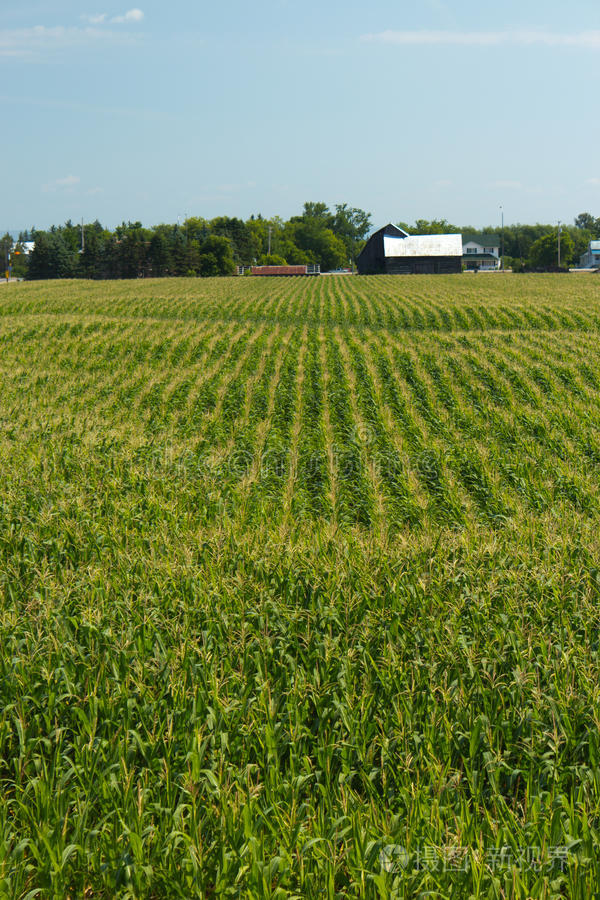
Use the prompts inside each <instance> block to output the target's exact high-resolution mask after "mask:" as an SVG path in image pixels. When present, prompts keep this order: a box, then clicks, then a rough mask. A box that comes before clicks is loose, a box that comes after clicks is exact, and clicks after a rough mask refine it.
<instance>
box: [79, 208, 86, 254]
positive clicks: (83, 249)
mask: <svg viewBox="0 0 600 900" xmlns="http://www.w3.org/2000/svg"><path fill="white" fill-rule="evenodd" d="M84 251H85V232H84V230H83V216H82V217H81V251H80V252H81V253H83V252H84Z"/></svg>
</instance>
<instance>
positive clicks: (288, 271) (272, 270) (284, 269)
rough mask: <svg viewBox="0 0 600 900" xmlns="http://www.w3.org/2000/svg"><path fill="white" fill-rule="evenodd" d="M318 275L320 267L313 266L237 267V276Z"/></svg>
mask: <svg viewBox="0 0 600 900" xmlns="http://www.w3.org/2000/svg"><path fill="white" fill-rule="evenodd" d="M248 273H250V274H251V275H279V276H286V275H287V276H289V275H320V274H321V266H320V265H318V264H317V265H315V264H312V263H311V264H309V265H306V266H305V265H302V266H238V267H237V274H238V275H247V274H248Z"/></svg>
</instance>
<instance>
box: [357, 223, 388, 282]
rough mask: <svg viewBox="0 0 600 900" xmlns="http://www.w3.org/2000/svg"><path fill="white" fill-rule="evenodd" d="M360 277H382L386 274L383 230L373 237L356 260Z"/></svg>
mask: <svg viewBox="0 0 600 900" xmlns="http://www.w3.org/2000/svg"><path fill="white" fill-rule="evenodd" d="M356 267H357V269H358V274H359V275H380V274H381V273H383V272H385V258H384V255H383V229H382V230H381V231H377V232H376V233H375V234H374V235H372V236H371V237H370V238H369V240H368V241H367V243H366V244H365V246H364V247H363V249H362V251H361V252H360V253H359V255H358V258H357V260H356Z"/></svg>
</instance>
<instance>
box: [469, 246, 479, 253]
mask: <svg viewBox="0 0 600 900" xmlns="http://www.w3.org/2000/svg"><path fill="white" fill-rule="evenodd" d="M467 253H477V247H467Z"/></svg>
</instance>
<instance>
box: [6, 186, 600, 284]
mask: <svg viewBox="0 0 600 900" xmlns="http://www.w3.org/2000/svg"><path fill="white" fill-rule="evenodd" d="M399 225H400V226H401V227H403V228H404V229H405V230H406V231H408V232H409V233H410V234H448V233H457V232H459V233H470V234H474V235H478V234H480V235H483V234H486V233H488V234H489V233H490V232H492V233H498V229H497V228H493V227H488V228H483V229H477V228H473V227H471V226H462V227H461V226H457V225H452V224H451V223H450V222H448V221H447V220H446V219H433V220H427V219H417V220H416V222H415V223H414V225H407V224H406V223H404V222H400V223H399ZM370 230H371V215H370V213H366V212H365V211H364V210H362V209H357V208H354V207H350V206H348V205H347V204H346V203H342V204H336V206H335V208H334V209H333V210H331V209H329V207H328V206H327V204H325V203H321V202H318V203H315V202H308V203H305V204H304V208H303V211H302V214H301V215H298V216H292V217H291V218H290V219H289V220H287V221H284V220H283V219H281V218H280V217H278V216H275V217H274V218H271V219H266V218H263V216H261V215H257V216H250V218H249V219H247V220H246V221H243V220H242V219H238V218H235V217H233V218H231V217H228V216H218V217H217V218H214V219H210V220H209V219H203V218H200V217H196V216H193V217H191V218H188V219H186V220H185V221H184V222H183V223H181V224H176V225H155V226H153V227H151V228H145V227H144V226H143V225H142V224H141V222H127V223H125V222H123V224H121V225H119V226H117V228H115V229H114V231H110V230H109V229H107V228H104V227H103V226H102V225H101V224H100V222H98V221H96V222H93V223H91V224H88V225H84V226H83V229H82V227H81V226H80V225H74V224H73V222H71V221H69V222H67V223H66V224H65V225H59V226H52V227H51V228H50V229H49V230H47V231H41V230H39V229H35V228H34V229H31V231H28V232H23V233H22V234H21V235H20V236H19V241H18V242H17V246H16V248H14V249H15V250H17V251H18V250H19V246H20V244H22V243H24V242H25V241H35V248H34V250H33V252H32V253H31V254H30V256H29V257H26V256H25V255H24V254H18V253H16V254H15V253H14V252H13V255H12V256H11V262H12V265H13V274H15V275H17V276H20V277H27V278H30V279H39V278H138V277H141V276H155V277H157V276H166V275H188V276H189V275H191V276H194V275H198V276H210V275H231V274H232V273H234V272H235V267H236V266H237V265H242V266H250V265H253V264H258V265H267V264H274V265H281V264H290V265H297V264H303V263H318V264H320V266H321V269H322V270H323V271H329V270H331V269H337V268H340V267H344V266H348V265H351V264H352V263H353V262H354V261H355V260H356V257H357V256H358V254H359V253H360V251H361V249H362V247H363V246H364V243H365V240H366V238H367V235H368V233H369V231H370ZM82 231H83V235H82ZM82 237H83V240H82ZM557 238H558V235H557V228H556V226H552V225H543V224H537V225H520V224H517V225H506V226H505V228H504V253H505V265H506V266H507V267H508V266H512V267H513V268H514V269H516V270H519V269H521V268H526V267H533V268H546V267H552V266H554V265H556V262H557V242H558V241H557ZM594 239H600V218H594V217H593V216H592V215H591V214H589V213H581V214H580V215H579V216H577V218H576V219H575V223H574V225H571V226H562V233H561V262H562V264H563V265H565V266H568V265H572V264H573V263H576V262H577V260H578V259H579V256H580V255H581V254H582V253H583V252H584V251H585V250H586V248H587V245H588V243H589V241H590V240H594ZM11 245H12V238H11V237H10V235H8V234H6V235H5V236H4V237H3V238H1V239H0V250H1V251H2V257H3V259H4V258H5V257H6V251H7V249H10V247H11Z"/></svg>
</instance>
